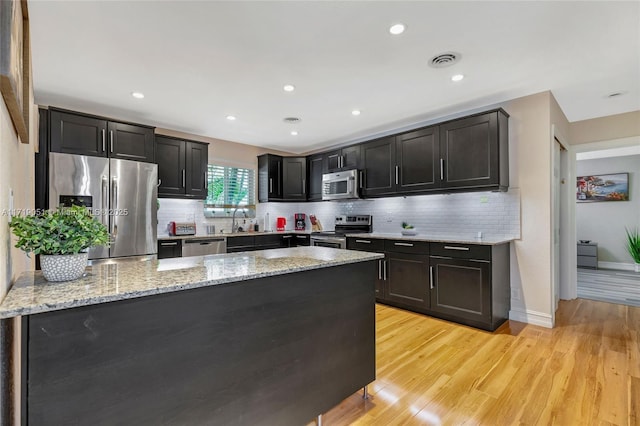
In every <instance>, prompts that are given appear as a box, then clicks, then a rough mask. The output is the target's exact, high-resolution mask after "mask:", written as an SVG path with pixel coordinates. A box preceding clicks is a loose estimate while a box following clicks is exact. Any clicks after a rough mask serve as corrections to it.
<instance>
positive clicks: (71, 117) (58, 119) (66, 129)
mask: <svg viewBox="0 0 640 426" xmlns="http://www.w3.org/2000/svg"><path fill="white" fill-rule="evenodd" d="M49 119H50V123H51V124H50V126H51V127H50V138H51V151H52V152H64V153H67V154H78V155H92V156H96V157H106V156H107V154H108V153H107V150H108V147H107V121H106V120H101V119H98V118H93V117H86V116H84V115H76V114H70V113H66V112H62V111H57V110H54V109H52V110H50V115H49Z"/></svg>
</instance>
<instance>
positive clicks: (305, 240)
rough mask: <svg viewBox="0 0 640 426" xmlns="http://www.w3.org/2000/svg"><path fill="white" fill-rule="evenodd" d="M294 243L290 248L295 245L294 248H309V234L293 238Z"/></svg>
mask: <svg viewBox="0 0 640 426" xmlns="http://www.w3.org/2000/svg"><path fill="white" fill-rule="evenodd" d="M294 237H295V238H294V241H293V242H292V243H291V244H292V246H293V245H295V246H296V247H301V246H310V245H311V236H310V235H309V234H307V235H295V236H294Z"/></svg>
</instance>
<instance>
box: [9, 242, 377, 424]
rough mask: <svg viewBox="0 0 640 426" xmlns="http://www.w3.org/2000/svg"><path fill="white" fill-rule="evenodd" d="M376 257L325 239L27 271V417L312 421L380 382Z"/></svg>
mask: <svg viewBox="0 0 640 426" xmlns="http://www.w3.org/2000/svg"><path fill="white" fill-rule="evenodd" d="M379 258H381V255H378V254H374V253H365V252H354V251H346V250H334V249H327V248H321V247H297V248H291V249H275V250H264V251H258V252H247V253H237V254H226V255H216V256H204V257H192V258H184V259H181V258H178V259H164V260H159V261H158V260H154V261H145V262H131V261H129V262H126V261H123V262H116V263H113V264H105V265H96V266H92V267H89V268H87V274H86V276H84V277H83V278H80V279H78V280H76V281H71V282H66V283H49V282H46V281H44V279H43V278H42V275H41V274H40V273H39V272H31V273H26V274H23V275H22V276H21V277H20V278H19V279H18V281H17V282H16V284H15V285H14V287H13V288H12V289H11V290H10V292H9V293H8V295H7V297H6V298H5V300H4V301H3V303H2V304H1V305H0V317H2V318H10V317H13V316H19V315H21V316H22V341H21V345H22V352H23V360H22V377H21V380H22V398H23V407H22V419H23V421H22V423H23V424H29V425H40V424H92V425H111V424H136V425H138V424H189V425H200V424H206V425H215V424H223V425H244V424H278V425H288V424H292V425H296V424H305V423H306V422H308V421H310V420H311V419H313V418H314V417H315V416H317V415H319V414H321V413H323V412H325V411H327V410H328V409H330V408H331V407H333V406H335V405H336V404H338V403H339V402H340V401H341V400H343V399H344V398H346V397H347V396H349V395H350V394H352V393H354V392H355V391H357V390H358V389H359V388H361V387H363V386H365V385H367V384H368V383H370V382H372V381H373V380H374V379H375V341H374V339H375V325H374V319H375V318H374V315H375V311H374V298H375V296H374V280H373V279H372V277H375V276H376V274H377V260H378V259H379Z"/></svg>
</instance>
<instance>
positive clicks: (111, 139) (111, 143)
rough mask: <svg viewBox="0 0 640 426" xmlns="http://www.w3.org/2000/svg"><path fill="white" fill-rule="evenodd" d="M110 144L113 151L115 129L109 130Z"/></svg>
mask: <svg viewBox="0 0 640 426" xmlns="http://www.w3.org/2000/svg"><path fill="white" fill-rule="evenodd" d="M109 145H110V148H111V153H113V130H109Z"/></svg>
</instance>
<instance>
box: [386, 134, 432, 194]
mask: <svg viewBox="0 0 640 426" xmlns="http://www.w3.org/2000/svg"><path fill="white" fill-rule="evenodd" d="M396 161H397V164H396V168H397V170H396V173H397V175H398V176H397V179H398V185H397V188H396V190H397V192H420V191H428V190H430V189H436V188H439V187H440V139H439V138H438V127H437V126H433V127H429V128H427V129H421V130H418V131H415V132H410V133H405V134H402V135H399V136H397V137H396Z"/></svg>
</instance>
